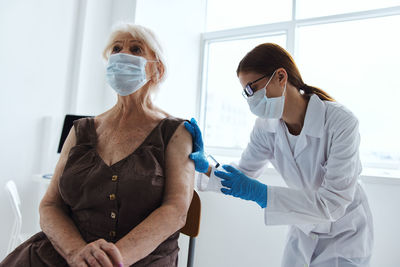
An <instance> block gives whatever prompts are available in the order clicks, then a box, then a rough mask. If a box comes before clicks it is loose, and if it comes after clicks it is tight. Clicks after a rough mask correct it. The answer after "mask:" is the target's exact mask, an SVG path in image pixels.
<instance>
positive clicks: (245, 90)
mask: <svg viewBox="0 0 400 267" xmlns="http://www.w3.org/2000/svg"><path fill="white" fill-rule="evenodd" d="M275 72H276V70H275V71H274V72H273V73H272V75H271V76H273V75H274V74H275ZM268 75H269V74H265V75H263V76H261V77H260V78H258V79H257V80H254V81H252V82H249V83H247V84H246V86H245V87H244V88H243V91H242V96H243V97H244V98H245V99H247V98H249V97H251V96H253V95H254V93H255V92H256V91H257V90H254V89H253V88H251V85H252V84H255V83H256V82H258V81H261V80H262V79H264V78H266V77H268Z"/></svg>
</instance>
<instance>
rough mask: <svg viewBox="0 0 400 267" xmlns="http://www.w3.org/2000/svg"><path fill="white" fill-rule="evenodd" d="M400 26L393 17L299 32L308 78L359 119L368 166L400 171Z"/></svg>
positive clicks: (300, 58)
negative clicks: (377, 165) (399, 73)
mask: <svg viewBox="0 0 400 267" xmlns="http://www.w3.org/2000/svg"><path fill="white" fill-rule="evenodd" d="M399 26H400V16H392V17H384V18H379V19H368V20H359V21H352V22H342V23H335V24H325V25H319V26H310V27H302V28H300V29H299V30H298V38H299V39H298V44H299V47H298V51H299V52H298V57H297V61H298V65H299V68H300V70H301V72H302V75H303V79H304V81H305V83H307V84H310V85H315V86H317V87H320V88H322V89H323V90H326V91H327V92H328V93H330V94H331V95H332V96H333V97H334V98H335V99H336V100H338V101H339V102H341V103H343V104H344V105H345V106H347V107H348V108H349V109H350V110H351V111H353V112H354V113H355V115H356V116H357V117H358V119H359V120H360V132H361V152H362V158H363V162H364V163H366V164H364V165H365V166H370V167H376V166H374V165H375V164H380V166H381V167H393V168H399V167H400V142H399V132H400V123H399V121H400V119H399V116H400V105H399V100H400V90H399V88H400V80H399V79H398V76H397V75H398V70H399V69H400V50H399V47H400V35H399V34H395V33H396V32H397V31H398V29H399Z"/></svg>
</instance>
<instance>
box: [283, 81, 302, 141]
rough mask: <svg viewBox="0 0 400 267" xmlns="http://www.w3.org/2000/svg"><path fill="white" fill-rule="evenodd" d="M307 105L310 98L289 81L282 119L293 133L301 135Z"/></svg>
mask: <svg viewBox="0 0 400 267" xmlns="http://www.w3.org/2000/svg"><path fill="white" fill-rule="evenodd" d="M307 105H308V98H306V97H304V96H303V95H301V94H300V92H299V91H298V90H297V88H296V87H294V86H293V85H291V84H289V83H288V85H287V88H286V96H285V108H284V111H283V115H282V119H283V120H284V122H285V123H286V126H287V127H288V130H289V132H290V133H291V134H292V135H299V134H300V133H301V130H302V129H303V125H304V119H305V117H306V111H307Z"/></svg>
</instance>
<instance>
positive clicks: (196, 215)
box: [181, 191, 201, 237]
mask: <svg viewBox="0 0 400 267" xmlns="http://www.w3.org/2000/svg"><path fill="white" fill-rule="evenodd" d="M200 215H201V202H200V197H199V195H198V194H197V192H196V191H194V192H193V198H192V202H191V203H190V207H189V210H188V213H187V218H186V224H185V226H183V228H182V229H181V233H182V234H185V235H187V236H190V237H196V236H197V235H198V234H199V232H200Z"/></svg>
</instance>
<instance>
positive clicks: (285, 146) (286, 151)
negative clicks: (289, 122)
mask: <svg viewBox="0 0 400 267" xmlns="http://www.w3.org/2000/svg"><path fill="white" fill-rule="evenodd" d="M279 122H280V123H279V126H278V129H277V138H278V139H279V141H278V142H279V147H281V150H282V154H283V155H284V156H285V158H286V159H287V160H288V162H289V163H290V166H291V167H292V170H293V171H294V172H295V173H296V174H297V175H298V177H300V178H301V177H302V176H301V172H300V170H299V168H298V166H297V163H296V161H295V159H294V157H293V153H292V150H291V149H290V145H289V142H288V140H287V136H286V133H285V131H286V130H285V125H284V123H285V122H284V121H283V120H280V121H279Z"/></svg>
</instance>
